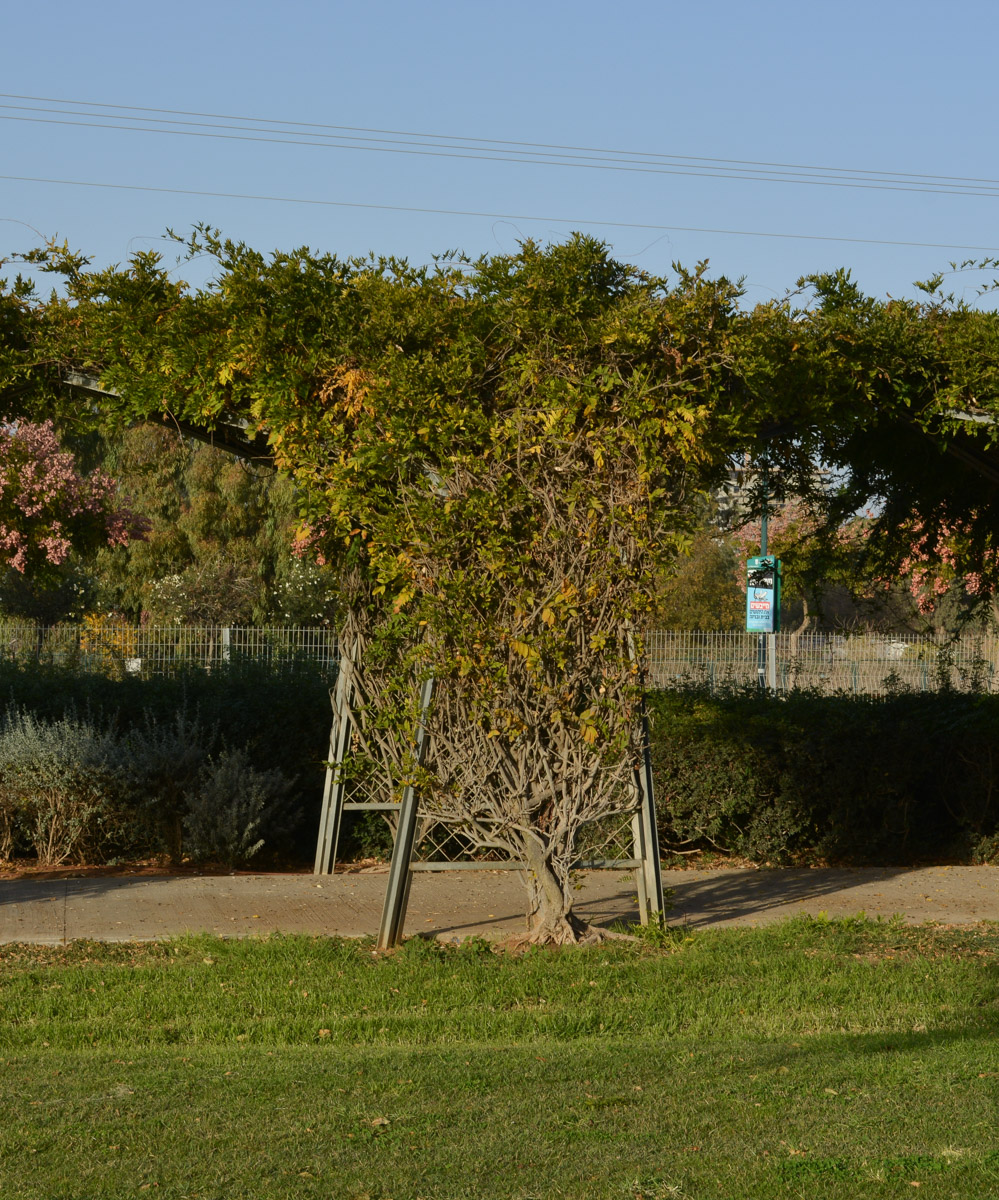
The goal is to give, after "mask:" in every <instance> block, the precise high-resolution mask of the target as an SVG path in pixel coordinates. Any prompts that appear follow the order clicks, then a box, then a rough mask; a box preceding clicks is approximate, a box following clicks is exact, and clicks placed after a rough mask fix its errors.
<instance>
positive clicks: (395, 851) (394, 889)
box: [378, 679, 434, 950]
mask: <svg viewBox="0 0 999 1200" xmlns="http://www.w3.org/2000/svg"><path fill="white" fill-rule="evenodd" d="M433 695H434V681H433V679H428V680H427V681H426V682H425V683H424V685H423V688H422V689H421V691H420V723H419V726H418V727H417V730H416V765H417V766H418V767H422V766H423V764H424V762H425V761H426V757H427V746H428V744H429V742H430V738H429V736H428V734H427V726H426V717H427V712H428V710H429V708H430V701H431V700H432V699H433ZM418 807H419V797H418V795H417V791H416V788H415V787H414V786H413V784H412V783H408V784H407V785H406V786H405V788H404V789H403V792H402V800H401V802H400V804H399V824H398V827H397V828H396V831H395V845H394V846H393V847H392V862H391V864H390V866H389V876H388V885H387V887H386V888H385V906H384V908H383V909H382V923H381V926H380V927H379V929H378V949H379V950H389V949H391V947H392V946H394V945H396V943H397V942H399V941H400V940H401V938H402V930H403V926H404V925H405V923H406V908H407V906H408V904H409V885H410V883H411V881H412V874H413V873H412V870H411V867H410V864H411V863H412V860H413V845H414V843H415V841H416V817H417V809H418Z"/></svg>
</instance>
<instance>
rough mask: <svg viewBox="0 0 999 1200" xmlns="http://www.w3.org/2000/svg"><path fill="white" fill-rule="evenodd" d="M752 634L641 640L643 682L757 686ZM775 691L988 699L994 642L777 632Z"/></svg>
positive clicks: (994, 671)
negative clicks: (951, 692)
mask: <svg viewBox="0 0 999 1200" xmlns="http://www.w3.org/2000/svg"><path fill="white" fill-rule="evenodd" d="M758 636H759V635H757V634H755V633H742V632H737V633H725V632H711V633H692V632H662V631H656V632H652V633H648V634H646V638H645V643H646V654H647V669H648V676H647V678H648V681H649V684H650V685H651V686H652V687H653V688H658V689H668V688H671V687H677V686H682V685H689V684H697V685H701V686H706V687H708V688H710V689H711V690H717V689H721V688H728V687H736V688H738V687H752V686H756V684H757V648H758V644H759V642H758ZM770 644H771V646H772V647H773V649H774V651H775V659H776V677H777V689H778V691H781V692H787V691H791V690H793V689H795V688H802V689H804V688H807V689H811V690H814V691H817V692H822V693H825V694H831V693H835V692H845V693H850V694H853V695H858V696H884V695H889V694H892V693H895V692H901V691H916V692H927V691H940V690H942V689H944V688H948V687H949V688H954V689H956V690H958V691H983V692H992V691H995V690H997V689H999V639H997V638H996V637H994V636H991V635H984V634H978V635H968V634H966V635H965V636H963V637H962V638H960V639H957V640H952V639H949V638H939V639H934V638H931V637H920V636H917V635H912V634H881V633H850V634H844V633H778V634H775V635H774V636H773V638H772V640H771V642H770Z"/></svg>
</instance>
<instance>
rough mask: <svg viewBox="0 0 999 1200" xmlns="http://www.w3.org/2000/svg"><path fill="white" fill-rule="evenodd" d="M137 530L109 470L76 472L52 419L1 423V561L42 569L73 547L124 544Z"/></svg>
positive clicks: (140, 527)
mask: <svg viewBox="0 0 999 1200" xmlns="http://www.w3.org/2000/svg"><path fill="white" fill-rule="evenodd" d="M143 530H144V523H143V522H142V521H141V519H139V518H137V517H136V516H135V515H134V514H132V513H131V512H129V511H128V510H127V509H126V508H124V507H122V506H121V505H120V503H119V499H118V496H117V489H116V487H115V483H114V480H113V479H112V478H111V477H110V476H109V475H106V474H105V473H104V472H103V471H94V472H92V473H91V474H90V475H83V474H81V473H80V471H79V470H78V468H77V466H76V460H75V458H74V456H73V455H72V454H71V453H70V452H69V451H68V450H63V449H61V447H60V445H59V440H58V438H57V437H56V433H55V429H54V427H53V425H52V422H51V421H42V422H41V423H34V422H31V421H19V422H17V423H16V424H5V425H0V564H2V565H5V566H7V567H11V568H13V569H14V570H15V571H18V572H20V573H21V574H22V575H23V574H25V573H27V572H29V571H36V570H41V571H45V570H46V569H51V568H55V567H58V566H60V565H61V564H62V563H64V562H65V561H66V559H67V558H68V557H69V554H70V551H71V550H72V549H74V548H77V549H85V550H86V549H95V548H96V547H98V546H100V545H102V544H106V545H108V546H121V545H125V544H126V543H127V542H128V541H129V540H130V539H131V538H133V537H136V536H141V535H142V532H143Z"/></svg>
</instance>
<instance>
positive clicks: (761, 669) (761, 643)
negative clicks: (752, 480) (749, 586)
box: [756, 455, 770, 692]
mask: <svg viewBox="0 0 999 1200" xmlns="http://www.w3.org/2000/svg"><path fill="white" fill-rule="evenodd" d="M768 466H769V464H768V462H767V459H766V456H765V455H764V458H763V462H762V464H761V467H762V473H763V507H762V509H761V512H760V557H761V558H762V557H764V556H765V555H766V553H767V501H768V500H769V498H770V474H769V470H768ZM756 681H757V683H758V684H759V688H760V691H761V692H765V691H766V690H767V635H766V634H765V633H758V634H757V635H756Z"/></svg>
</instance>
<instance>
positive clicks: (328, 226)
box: [0, 0, 999, 302]
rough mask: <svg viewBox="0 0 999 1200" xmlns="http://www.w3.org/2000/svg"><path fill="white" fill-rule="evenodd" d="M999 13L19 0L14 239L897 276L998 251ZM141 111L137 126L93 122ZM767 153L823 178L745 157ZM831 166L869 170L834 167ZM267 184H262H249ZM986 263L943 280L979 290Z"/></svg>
mask: <svg viewBox="0 0 999 1200" xmlns="http://www.w3.org/2000/svg"><path fill="white" fill-rule="evenodd" d="M997 14H999V8H997V6H996V5H995V4H994V3H983V2H982V3H980V2H962V0H952V3H951V4H950V5H949V6H944V5H942V4H939V3H934V4H929V3H926V2H925V0H906V2H902V0H867V2H866V3H858V2H856V0H840V2H839V3H837V4H835V5H833V4H828V3H827V4H821V5H820V4H814V3H812V4H809V3H807V0H805V2H802V3H797V4H791V3H784V2H769V0H753V2H744V3H734V2H731V0H716V2H714V3H710V2H706V0H702V2H701V3H685V4H679V3H673V2H670V0H664V2H661V3H651V2H647V0H620V2H619V3H617V4H606V3H595V2H594V0H577V2H576V3H572V4H570V3H562V2H561V0H549V2H546V0H536V2H535V3H533V4H531V3H524V2H522V0H507V2H506V3H502V4H485V3H478V2H471V0H469V2H466V3H443V2H436V0H425V2H424V3H422V4H412V3H410V4H404V3H401V2H399V0H380V2H378V3H369V4H367V5H363V4H358V3H356V2H354V3H350V4H347V3H339V2H331V3H326V4H320V3H314V4H308V3H302V2H301V0H286V2H285V3H282V4H280V5H278V4H270V3H264V2H262V0H244V2H243V3H240V4H229V3H219V2H215V0H204V2H203V3H200V4H196V3H191V2H189V0H179V2H176V3H173V4H171V5H169V6H160V5H143V4H135V3H134V2H133V3H128V4H125V3H111V2H108V0H92V2H91V3H90V4H87V5H81V4H79V3H76V2H74V3H65V2H63V0H54V2H53V0H35V3H34V4H31V5H26V4H7V5H5V6H4V10H3V14H2V15H0V55H2V63H3V70H2V73H0V88H2V90H3V92H4V93H5V94H4V95H2V96H0V106H6V107H0V147H2V153H0V256H2V255H6V254H9V253H10V252H12V251H17V250H24V249H27V248H28V247H30V246H31V245H34V244H37V242H38V235H42V236H44V237H51V236H58V237H59V238H60V239H61V238H65V239H68V241H69V242H70V244H71V245H72V246H73V247H74V248H77V249H80V250H82V251H84V252H85V253H88V254H90V255H92V256H93V257H94V260H95V262H96V263H97V264H104V263H108V262H120V261H123V260H124V259H125V258H127V256H128V255H129V254H130V253H131V252H133V251H134V250H137V249H148V248H162V249H164V250H165V252H166V253H167V254H168V255H169V256H170V257H171V259H172V258H173V254H174V252H173V250H172V249H171V248H170V247H168V246H166V245H165V244H164V243H163V242H162V240H161V239H162V234H163V231H164V230H165V228H166V227H167V226H170V227H172V228H174V229H176V230H178V231H181V232H184V231H187V230H189V229H190V227H191V225H192V224H194V223H195V222H197V221H206V222H209V223H210V224H212V225H216V226H219V227H220V228H221V229H222V230H223V232H224V233H226V234H227V235H229V236H231V237H233V238H236V239H240V240H245V241H247V242H248V243H250V244H252V245H254V246H256V247H257V248H258V249H261V250H264V251H269V250H272V249H278V248H280V249H290V248H292V247H295V246H300V245H309V246H311V247H313V248H314V249H316V250H321V251H333V252H335V253H337V254H339V255H342V256H348V255H354V254H364V253H366V252H368V251H375V252H377V253H380V254H395V255H400V256H405V257H408V258H409V259H410V260H413V261H416V262H426V261H428V260H429V259H430V258H431V256H432V255H434V254H435V253H441V252H445V251H448V250H453V249H461V250H464V251H466V252H467V253H469V254H471V255H473V256H474V255H477V254H480V253H494V252H500V251H509V250H512V249H514V248H515V246H516V244H517V241H518V240H519V239H522V238H525V237H534V238H537V239H539V240H541V241H551V240H556V239H559V238H562V237H564V236H566V234H567V233H568V232H569V231H570V230H572V229H574V228H578V229H583V230H586V231H588V232H592V233H594V234H596V235H598V236H600V237H602V238H604V239H605V240H607V241H609V242H610V243H611V244H612V246H613V248H614V251H615V253H616V254H617V255H618V256H619V257H621V258H623V259H626V260H628V261H630V262H634V263H636V264H638V265H640V266H642V267H644V268H646V269H647V270H649V271H652V272H656V273H668V272H669V270H670V264H671V262H673V261H674V260H679V261H680V262H682V263H684V264H687V265H693V264H694V263H695V262H697V261H699V260H701V259H709V260H710V270H711V272H712V273H714V274H726V275H728V276H730V277H745V285H746V298H747V301H748V302H755V301H757V300H763V299H766V298H768V297H770V296H774V295H781V294H783V292H784V291H785V290H786V289H788V288H791V287H793V286H794V284H795V281H796V279H797V278H798V277H799V276H800V275H802V274H805V273H808V272H813V271H819V270H826V269H830V268H834V267H837V266H848V267H850V268H851V269H852V270H853V272H854V275H855V277H856V278H857V279H858V280H859V282H860V284H861V285H862V286H863V287H864V288H865V290H867V291H868V292H871V293H873V294H875V295H884V294H886V293H890V294H893V295H910V294H912V293H913V289H912V282H913V281H914V280H915V279H921V278H926V277H927V276H929V275H930V274H932V273H933V272H934V271H935V270H937V269H940V268H944V267H946V265H947V264H948V262H949V261H950V260H951V259H955V258H957V259H961V258H965V257H976V256H978V257H981V256H982V255H983V254H984V253H985V252H986V251H985V249H980V250H968V251H965V250H963V249H946V248H943V247H944V246H955V247H956V246H972V247H981V248H993V249H994V252H995V253H996V254H997V256H999V224H997V221H996V215H997V212H999V163H997V162H996V157H997V153H996V140H997V139H996V135H995V132H994V128H993V126H994V122H995V116H996V110H997V107H999V105H997V100H999V73H997V72H996V71H995V68H994V48H995V44H996V34H997V32H999V28H997V26H999V15H997ZM24 97H39V98H42V99H40V100H29V99H24ZM66 102H74V103H66ZM94 105H104V106H120V107H106V108H98V107H94ZM39 109H43V110H48V111H37V110H39ZM54 109H63V110H66V111H64V112H61V113H57V112H54V111H52V110H54ZM130 110H131V115H132V116H133V117H137V116H141V117H144V118H146V120H145V122H144V123H143V124H144V127H143V129H142V131H141V132H140V131H137V129H136V128H135V127H134V126H136V125H138V124H139V123H137V122H132V125H133V127H132V128H129V129H122V128H120V127H119V128H99V127H97V126H101V125H120V124H121V121H120V118H121V117H123V116H126V115H128V113H129V111H130ZM140 110H150V111H140ZM151 110H180V111H182V112H184V113H187V114H221V115H223V116H226V117H231V118H237V119H236V120H229V121H226V122H223V121H221V120H219V118H218V116H214V117H204V116H198V115H189V116H181V115H179V113H178V112H177V111H175V112H174V115H173V117H172V118H171V119H172V120H174V121H181V120H184V121H189V122H200V123H201V125H200V126H197V125H193V124H192V125H187V126H180V125H174V126H170V128H173V129H181V128H183V129H184V130H185V131H186V132H185V133H183V134H178V133H162V132H157V130H160V129H163V128H167V127H168V126H166V125H165V120H166V119H167V118H166V115H165V114H164V113H162V112H156V111H151ZM56 121H62V122H73V124H57V123H53V122H56ZM290 123H300V124H298V125H293V124H290ZM223 124H224V125H228V126H230V129H229V130H228V132H226V131H224V130H222V129H220V128H219V126H220V125H223ZM233 125H240V126H243V127H244V128H243V130H242V131H241V132H239V131H234V130H233V129H232V128H231V126H233ZM306 126H312V128H307V127H306ZM320 126H325V127H332V126H340V127H344V126H347V127H353V128H355V129H364V130H369V131H371V130H381V131H399V132H395V133H386V132H383V133H368V134H366V135H364V136H366V137H367V139H368V141H367V142H366V143H364V144H365V145H366V146H367V147H369V148H359V143H358V142H356V141H355V142H354V143H353V145H354V148H344V147H343V144H342V143H340V145H339V146H338V147H337V148H334V146H335V143H332V142H331V135H339V136H341V137H342V136H344V134H345V131H344V130H343V129H340V130H335V129H332V128H325V129H323V128H319V127H320ZM267 130H270V131H271V132H267ZM278 130H280V132H275V131H278ZM195 132H201V133H213V134H215V135H216V136H213V137H203V136H191V134H192V133H195ZM234 133H238V136H239V137H253V138H258V139H259V138H261V137H267V138H271V139H272V140H270V141H261V140H249V141H248V140H235V137H234ZM223 134H224V136H219V135H223ZM403 134H405V135H406V136H405V137H403V136H402V135H403ZM417 135H419V136H417ZM429 135H434V136H429ZM373 138H381V139H383V141H381V142H378V143H375V142H373V141H372V140H371V139H373ZM442 138H444V139H446V138H451V139H456V140H455V141H452V142H447V141H446V140H444V141H442V140H441V139H442ZM289 139H291V140H294V141H298V142H321V143H323V144H321V145H301V144H289ZM487 139H493V140H494V141H499V142H505V143H513V142H519V143H533V144H544V145H547V146H548V147H556V148H558V147H563V148H564V147H584V148H587V149H588V150H592V149H593V148H596V149H599V150H602V151H608V152H611V153H605V154H601V155H597V156H594V155H593V154H589V159H588V161H590V163H591V165H589V166H582V167H580V166H575V167H574V166H567V165H564V164H565V162H566V160H565V159H561V160H553V159H552V158H551V157H550V155H552V154H562V155H565V154H577V155H582V154H583V152H582V151H579V150H567V149H554V150H549V151H548V152H547V156H546V161H545V162H544V163H538V162H524V161H497V158H503V159H511V158H513V159H522V158H523V155H524V148H523V147H520V148H517V147H513V146H509V145H507V146H496V145H493V144H491V143H490V142H488V141H487ZM416 142H422V143H426V142H429V143H431V145H430V146H426V145H423V146H418V145H416V144H415V143H416ZM374 145H377V146H378V147H379V148H378V149H371V148H370V147H371V146H374ZM445 149H446V150H447V151H448V154H447V156H441V153H440V152H441V151H442V150H445ZM428 150H433V151H434V152H433V153H427V152H426V151H428ZM414 151H419V152H414ZM623 152H631V153H628V154H625V153H623ZM531 153H532V154H533V156H534V157H539V154H538V152H537V151H534V152H531ZM455 154H460V155H465V157H456V156H454V155H455ZM654 156H658V157H654ZM664 156H676V157H674V158H667V157H664ZM584 157H585V156H584ZM594 158H599V159H600V160H601V161H599V162H598V163H597V164H596V165H595V166H594V165H592V160H593V159H594ZM610 158H618V159H620V158H623V159H625V162H624V163H620V162H619V163H615V164H611V163H609V162H608V161H607V160H608V159H610ZM639 159H640V160H642V161H641V162H639V161H638V160H639ZM681 159H682V161H681ZM695 160H697V161H695ZM706 160H715V161H713V162H708V161H706ZM555 161H557V162H558V163H559V165H553V162H555ZM754 163H768V164H774V163H777V164H782V167H781V171H782V172H783V174H784V176H785V177H786V175H787V173H788V172H789V171H793V173H795V174H797V176H798V177H799V178H801V177H802V176H803V175H810V176H815V175H817V174H822V175H824V176H825V178H824V179H823V180H822V182H821V183H815V182H809V183H804V182H776V181H774V180H773V179H772V178H770V179H768V180H766V181H762V180H759V179H754V178H747V177H746V175H747V174H754V173H755V174H759V173H760V169H759V168H756V167H752V166H751V164H754ZM611 166H615V167H617V168H621V167H627V168H628V169H608V168H609V167H611ZM805 168H828V169H830V170H824V171H821V172H819V171H815V170H813V171H811V172H809V171H806V170H805ZM664 172H668V173H664ZM769 173H770V174H772V173H773V171H772V168H771V169H769ZM889 173H890V174H889ZM917 175H918V176H920V177H924V178H923V182H922V183H919V181H916V180H913V179H911V178H907V177H908V176H917ZM929 176H933V177H938V178H936V179H935V180H927V179H926V178H925V177H929ZM12 177H19V178H12ZM42 180H48V181H53V180H63V181H70V182H63V183H58V182H41V181H42ZM969 180H981V181H985V182H984V183H976V184H970V185H969V182H968V181H969ZM989 181H993V182H992V183H990V182H989ZM844 182H850V183H852V184H857V183H862V184H864V185H865V186H830V184H840V183H844ZM81 184H98V185H108V184H113V185H118V186H117V187H104V186H96V187H92V186H79V185H81ZM133 189H149V190H133ZM156 189H176V190H175V192H173V193H170V192H165V191H161V190H156ZM930 189H932V190H930ZM976 191H977V192H985V193H988V194H984V195H974V194H970V193H972V192H976ZM198 192H201V193H227V194H228V195H226V196H223V195H214V196H212V195H192V194H188V193H198ZM954 192H957V193H959V194H951V193H954ZM253 196H258V197H260V196H267V197H272V198H273V199H267V200H264V199H248V198H237V197H253ZM287 201H313V202H321V203H307V204H306V203H290V202H287ZM354 205H356V206H372V207H352V206H354ZM416 209H423V210H451V215H446V214H444V213H440V212H436V213H435V212H430V211H422V212H419V211H407V210H416ZM457 212H461V213H469V214H492V215H454V214H455V213H457ZM613 223H616V224H613ZM657 226H658V227H659V228H656V227H657ZM663 227H670V228H663ZM722 230H727V231H734V232H730V233H723V232H719V231H722ZM34 231H38V232H37V234H36V233H35V232H34ZM750 233H767V234H781V235H784V236H782V237H761V236H747V235H748V234H750ZM789 235H798V236H789ZM821 239H857V240H853V241H851V240H842V241H836V240H821ZM892 242H894V243H900V242H901V243H905V242H915V243H937V244H941V245H940V246H938V247H930V246H913V245H891V244H880V243H892ZM198 270H199V267H198V266H197V265H195V264H188V265H186V266H185V267H184V268H183V274H184V275H185V277H188V278H191V279H193V280H194V281H195V282H197V281H198V278H197V276H198ZM7 273H9V269H8V271H7ZM980 278H981V277H980V276H975V275H968V274H965V275H961V276H958V277H957V278H956V279H955V283H954V286H955V287H956V289H957V290H958V292H959V294H967V295H969V296H970V295H971V294H972V289H973V287H974V285H975V283H977V282H979V281H980Z"/></svg>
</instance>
